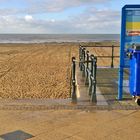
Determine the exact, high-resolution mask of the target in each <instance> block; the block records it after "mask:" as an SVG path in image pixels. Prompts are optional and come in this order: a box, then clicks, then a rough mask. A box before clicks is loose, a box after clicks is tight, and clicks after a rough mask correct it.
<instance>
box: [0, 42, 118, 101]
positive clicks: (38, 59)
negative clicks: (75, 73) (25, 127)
mask: <svg viewBox="0 0 140 140" xmlns="http://www.w3.org/2000/svg"><path fill="white" fill-rule="evenodd" d="M92 45H93V44H92ZM106 45H108V44H107V43H106ZM78 47H79V44H76V43H75V44H74V43H48V44H45V43H42V44H0V98H12V99H23V98H28V99H30V98H52V99H55V98H62V99H64V98H69V97H70V75H71V74H70V73H71V57H72V56H75V57H76V59H77V60H78ZM88 50H90V52H91V53H94V54H95V55H110V51H111V50H109V49H108V48H88ZM104 52H105V53H104ZM115 53H116V52H115ZM115 55H118V50H117V53H116V54H115ZM115 64H116V65H117V64H118V59H117V60H115ZM98 65H99V66H105V65H110V59H109V60H108V59H104V58H101V59H98Z"/></svg>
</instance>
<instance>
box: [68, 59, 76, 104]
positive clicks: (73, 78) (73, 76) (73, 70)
mask: <svg viewBox="0 0 140 140" xmlns="http://www.w3.org/2000/svg"><path fill="white" fill-rule="evenodd" d="M70 88H72V91H71V97H72V103H76V102H77V96H76V59H75V57H72V68H71V87H70Z"/></svg>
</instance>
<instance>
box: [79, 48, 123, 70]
mask: <svg viewBox="0 0 140 140" xmlns="http://www.w3.org/2000/svg"><path fill="white" fill-rule="evenodd" d="M80 47H82V48H111V55H110V56H109V55H106V56H105V55H96V57H97V58H110V59H111V64H110V67H111V68H114V58H119V57H120V56H116V55H114V49H115V48H119V46H114V45H111V46H102V45H98V46H96V45H94V46H88V45H80Z"/></svg>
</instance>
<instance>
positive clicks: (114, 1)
mask: <svg viewBox="0 0 140 140" xmlns="http://www.w3.org/2000/svg"><path fill="white" fill-rule="evenodd" d="M139 3H140V0H0V33H46V34H59V33H61V34H63V33H67V34H68V33H70V34H71V33H82V34H96V33H120V17H121V15H120V14H121V8H122V6H124V5H125V4H139Z"/></svg>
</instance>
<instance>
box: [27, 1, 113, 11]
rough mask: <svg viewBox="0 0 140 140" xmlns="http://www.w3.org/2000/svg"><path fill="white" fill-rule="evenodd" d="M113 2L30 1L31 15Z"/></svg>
mask: <svg viewBox="0 0 140 140" xmlns="http://www.w3.org/2000/svg"><path fill="white" fill-rule="evenodd" d="M110 1H111V0H41V2H40V0H28V3H29V5H30V9H28V10H29V13H36V12H60V11H63V10H65V9H68V8H73V7H78V6H87V5H89V4H90V5H91V4H94V5H96V4H103V3H107V2H110Z"/></svg>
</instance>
